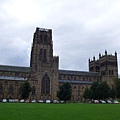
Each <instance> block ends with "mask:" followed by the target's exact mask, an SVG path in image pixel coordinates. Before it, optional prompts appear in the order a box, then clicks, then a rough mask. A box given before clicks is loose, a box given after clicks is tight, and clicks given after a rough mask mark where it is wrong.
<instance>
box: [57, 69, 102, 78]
mask: <svg viewBox="0 0 120 120" xmlns="http://www.w3.org/2000/svg"><path fill="white" fill-rule="evenodd" d="M59 74H65V75H81V76H91V77H92V76H94V77H99V76H100V73H98V72H86V71H71V70H59Z"/></svg>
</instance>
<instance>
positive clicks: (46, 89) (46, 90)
mask: <svg viewBox="0 0 120 120" xmlns="http://www.w3.org/2000/svg"><path fill="white" fill-rule="evenodd" d="M41 85H42V86H41V94H42V95H43V94H50V78H49V76H48V75H47V74H45V75H44V76H43V78H42V84H41Z"/></svg>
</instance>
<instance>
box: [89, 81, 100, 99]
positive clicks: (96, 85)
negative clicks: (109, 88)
mask: <svg viewBox="0 0 120 120" xmlns="http://www.w3.org/2000/svg"><path fill="white" fill-rule="evenodd" d="M98 86H99V83H98V82H93V83H92V85H91V87H90V89H91V90H92V91H93V94H92V98H93V99H98V91H97V88H98Z"/></svg>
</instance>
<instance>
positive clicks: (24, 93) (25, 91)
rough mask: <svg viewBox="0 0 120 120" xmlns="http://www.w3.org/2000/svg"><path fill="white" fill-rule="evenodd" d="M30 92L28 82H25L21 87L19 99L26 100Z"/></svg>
mask: <svg viewBox="0 0 120 120" xmlns="http://www.w3.org/2000/svg"><path fill="white" fill-rule="evenodd" d="M30 92H31V87H30V84H29V82H28V81H25V82H24V83H23V84H22V87H21V97H22V99H27V98H28V97H29V93H30Z"/></svg>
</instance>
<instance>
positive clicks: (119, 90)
mask: <svg viewBox="0 0 120 120" xmlns="http://www.w3.org/2000/svg"><path fill="white" fill-rule="evenodd" d="M115 89H116V97H117V98H120V78H118V79H116V80H115Z"/></svg>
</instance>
